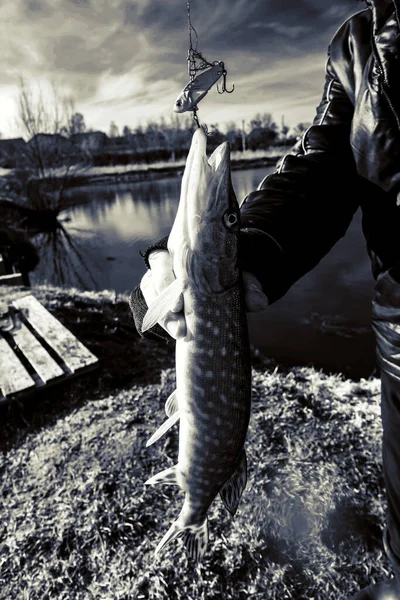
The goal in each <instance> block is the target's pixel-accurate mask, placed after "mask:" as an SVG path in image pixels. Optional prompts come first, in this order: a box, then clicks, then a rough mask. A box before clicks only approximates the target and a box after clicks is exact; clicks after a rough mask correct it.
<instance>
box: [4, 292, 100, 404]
mask: <svg viewBox="0 0 400 600" xmlns="http://www.w3.org/2000/svg"><path fill="white" fill-rule="evenodd" d="M11 316H13V317H14V318H13V319H11ZM13 321H14V323H13ZM4 323H5V324H4ZM97 365H98V359H97V358H96V356H95V355H94V354H92V352H90V351H89V350H88V349H87V348H86V346H84V345H83V344H82V342H80V341H79V340H78V339H77V338H76V337H75V336H74V335H73V334H72V333H71V331H69V329H67V328H66V327H64V325H62V324H61V323H60V321H58V319H56V318H55V317H54V316H53V315H52V314H51V313H49V311H48V310H47V309H46V308H45V307H44V306H43V305H42V304H41V303H40V302H39V301H38V300H37V299H36V298H35V297H34V296H32V295H31V294H29V295H27V296H24V297H22V298H19V299H18V300H15V301H14V302H13V303H12V305H11V306H10V317H9V319H8V320H7V322H5V320H4V319H3V321H2V327H1V328H0V402H1V401H2V402H4V401H6V400H11V399H14V398H16V397H21V396H24V395H27V394H31V393H33V392H35V391H38V390H41V389H43V388H46V387H48V386H49V385H53V384H55V383H59V382H61V381H64V380H65V379H69V378H71V377H74V376H76V375H79V374H81V373H83V372H86V371H88V370H90V369H93V368H95V367H96V366H97Z"/></svg>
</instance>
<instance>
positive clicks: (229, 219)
mask: <svg viewBox="0 0 400 600" xmlns="http://www.w3.org/2000/svg"><path fill="white" fill-rule="evenodd" d="M238 222H239V217H238V215H237V214H236V213H235V212H226V213H225V214H224V223H225V225H226V226H227V227H234V225H236V224H237V223H238Z"/></svg>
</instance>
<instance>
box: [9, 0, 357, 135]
mask: <svg viewBox="0 0 400 600" xmlns="http://www.w3.org/2000/svg"><path fill="white" fill-rule="evenodd" d="M362 8H363V6H362V4H359V3H357V2H356V0H332V1H331V2H327V1H326V0H191V19H192V23H193V25H194V27H195V28H196V30H197V33H198V37H199V46H198V49H199V50H200V51H201V52H202V54H203V55H204V57H205V58H206V59H207V60H209V61H210V62H212V61H214V60H223V61H224V62H225V65H226V67H227V69H228V85H229V84H230V83H231V82H232V81H234V82H235V86H236V89H235V92H234V93H233V94H231V95H228V94H223V95H218V94H217V92H216V90H215V89H214V88H213V89H212V90H211V91H210V92H209V94H208V95H207V96H206V98H205V99H204V100H203V101H202V102H201V104H200V110H199V117H200V119H201V120H203V121H205V122H206V123H219V124H220V125H221V126H222V124H223V123H224V122H227V121H231V120H235V121H236V122H237V123H240V122H241V121H242V120H243V119H244V120H246V121H248V120H250V119H251V118H252V117H253V116H254V115H255V114H256V113H257V112H270V113H272V114H273V116H274V118H275V119H276V120H279V121H280V120H281V118H282V115H284V118H285V122H286V123H287V124H288V125H295V124H296V123H298V122H300V121H311V120H312V118H313V115H314V109H315V106H316V105H317V103H318V101H319V98H320V95H321V89H322V84H323V80H324V65H325V61H326V50H327V44H328V42H329V40H330V38H331V37H332V36H333V34H334V33H335V31H336V29H337V28H338V27H339V26H340V25H341V23H342V22H343V20H344V19H345V18H347V17H348V16H350V15H351V14H352V13H355V12H357V11H358V10H360V9H362ZM187 49H188V29H187V8H186V0H0V57H1V59H0V60H1V62H2V65H1V67H2V68H1V70H0V98H1V105H0V106H1V108H0V132H1V134H2V136H3V137H12V136H15V135H19V133H20V132H19V131H18V129H17V126H16V99H17V97H18V81H19V79H20V78H21V77H24V78H25V79H26V80H27V81H30V82H33V83H35V84H36V83H40V85H41V86H42V88H43V89H46V81H52V82H54V83H55V84H56V85H57V88H58V89H60V90H61V91H62V93H64V94H69V95H71V96H72V97H73V98H74V102H75V109H76V110H77V111H79V112H81V113H83V115H84V117H85V121H86V125H87V126H88V127H91V128H93V129H99V130H102V131H105V132H106V133H108V131H109V126H110V122H111V121H112V120H114V121H115V123H116V124H117V126H118V127H119V128H120V129H121V130H122V128H123V126H124V125H128V126H130V127H136V126H137V125H138V124H140V123H141V124H143V125H144V124H146V123H147V122H148V121H149V120H158V119H159V118H160V117H162V116H164V117H165V118H166V119H167V120H169V119H170V117H171V116H172V115H173V112H172V106H173V104H174V102H175V99H176V97H177V95H178V94H179V92H180V91H181V90H182V88H183V87H184V86H185V84H186V83H187V81H188V75H187V64H186V57H187Z"/></svg>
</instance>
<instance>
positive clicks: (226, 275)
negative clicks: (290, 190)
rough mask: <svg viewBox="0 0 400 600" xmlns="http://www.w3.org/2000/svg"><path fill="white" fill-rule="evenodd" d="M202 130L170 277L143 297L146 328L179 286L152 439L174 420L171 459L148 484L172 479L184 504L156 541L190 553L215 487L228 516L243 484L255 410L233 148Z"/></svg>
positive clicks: (203, 530) (191, 158)
mask: <svg viewBox="0 0 400 600" xmlns="http://www.w3.org/2000/svg"><path fill="white" fill-rule="evenodd" d="M206 146H207V137H206V134H205V133H204V131H203V129H201V128H199V129H197V130H196V131H195V133H194V134H193V138H192V143H191V147H190V151H189V155H188V158H187V161H186V167H185V171H184V175H183V179H182V187H181V196H180V201H179V206H178V211H177V214H176V218H175V221H174V224H173V227H172V230H171V234H170V236H169V242H168V250H169V252H170V254H171V256H172V259H173V269H174V273H175V276H176V280H175V281H174V282H173V283H172V284H171V285H170V286H169V287H168V288H167V289H166V290H165V291H164V292H163V293H161V294H160V296H159V297H158V299H157V301H156V302H155V303H154V305H151V306H149V308H148V311H147V313H146V315H145V319H144V321H143V329H144V330H145V329H149V328H150V327H152V326H153V325H154V324H155V323H156V322H157V321H158V320H159V319H160V318H161V317H162V316H163V315H165V314H166V313H167V312H168V311H169V310H170V309H171V307H172V306H173V305H174V304H175V303H176V302H177V301H178V300H179V298H180V295H181V294H183V299H184V314H185V319H186V324H187V331H186V335H185V337H184V338H180V339H178V340H177V341H176V382H177V387H176V391H175V392H174V393H173V394H172V395H171V396H170V398H168V400H167V403H166V413H167V416H168V417H169V418H168V419H167V421H166V422H165V423H164V424H163V425H162V426H161V427H160V428H159V430H158V431H157V432H156V433H155V434H154V435H153V436H152V437H151V438H150V440H149V441H148V443H147V445H150V444H151V443H153V442H155V441H156V440H157V439H159V438H160V437H161V435H163V433H165V432H166V431H168V429H169V428H170V427H172V425H173V424H174V423H175V422H177V421H178V420H179V456H178V462H177V464H176V465H175V466H173V467H171V468H169V469H166V470H165V471H162V472H161V473H158V474H157V475H155V476H154V477H151V478H150V479H149V480H148V481H147V482H146V484H158V483H168V484H176V485H178V486H179V487H180V489H181V490H182V491H183V492H184V494H185V497H184V502H183V507H182V510H181V512H180V514H179V516H178V518H177V519H176V521H175V522H174V523H173V524H172V525H171V527H170V529H169V530H168V531H167V533H166V534H165V535H164V537H163V538H162V540H161V541H160V543H159V544H158V546H157V549H156V553H158V552H160V551H161V549H163V548H164V546H165V545H166V544H167V543H169V542H170V541H171V540H173V539H175V538H178V537H182V538H183V541H184V543H185V546H186V548H187V550H188V552H189V554H190V555H191V557H192V558H194V559H196V560H198V559H200V558H201V557H202V556H203V555H204V553H205V551H206V549H207V545H208V520H207V512H208V510H209V508H210V506H211V504H212V502H213V501H214V499H215V498H216V497H217V495H218V494H219V495H220V497H221V499H222V501H223V503H224V504H225V506H226V508H227V509H228V511H229V512H230V513H231V514H232V515H234V514H235V512H236V510H237V508H238V504H239V501H240V498H241V495H242V492H243V490H244V488H245V486H246V481H247V464H246V453H245V450H244V444H245V439H246V434H247V428H248V424H249V419H250V410H251V363H250V351H249V338H248V328H247V319H246V312H245V303H244V290H243V285H242V279H241V272H240V269H239V265H238V243H239V218H240V214H239V206H238V203H237V200H236V196H235V192H234V190H233V186H232V182H231V172H230V147H229V144H228V143H227V142H224V143H223V144H221V145H220V146H218V148H217V149H216V150H215V151H214V152H213V154H212V155H211V157H210V158H209V159H207V154H206V150H207V148H206Z"/></svg>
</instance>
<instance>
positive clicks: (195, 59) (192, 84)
mask: <svg viewBox="0 0 400 600" xmlns="http://www.w3.org/2000/svg"><path fill="white" fill-rule="evenodd" d="M186 7H187V19H188V30H189V48H188V55H187V64H188V74H189V77H190V81H189V83H188V84H187V86H186V87H185V88H184V90H183V91H182V93H181V94H180V96H179V97H178V99H177V101H176V102H175V108H174V110H175V112H185V111H187V110H191V111H192V113H193V119H194V121H195V122H196V125H197V127H200V123H199V119H198V116H197V111H198V106H197V104H198V102H200V100H201V99H202V98H204V96H205V95H206V94H207V92H208V91H209V89H210V88H211V87H212V86H213V85H214V84H215V83H217V81H218V79H219V78H220V77H222V87H221V89H220V88H219V87H218V84H217V91H218V93H219V94H223V93H224V92H227V93H228V94H231V93H232V92H233V90H234V89H235V85H234V84H233V85H232V89H231V90H228V89H227V87H226V76H227V70H226V68H225V65H224V63H223V61H222V60H214V61H213V62H209V61H208V60H207V59H206V58H204V56H203V55H202V53H201V52H199V50H198V46H199V36H198V35H197V31H196V29H195V28H194V26H193V23H192V19H191V14H190V10H191V0H186ZM193 37H194V38H195V43H194V45H193Z"/></svg>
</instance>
